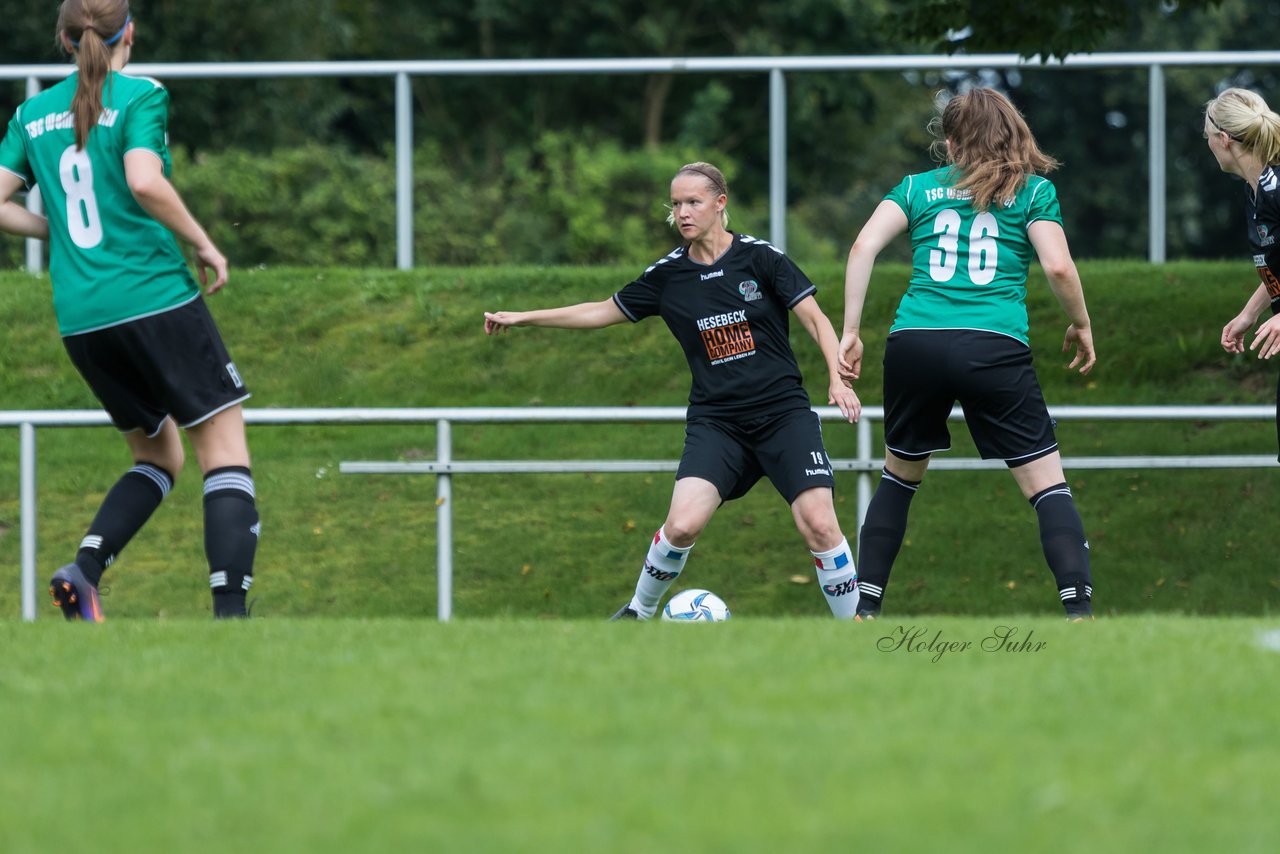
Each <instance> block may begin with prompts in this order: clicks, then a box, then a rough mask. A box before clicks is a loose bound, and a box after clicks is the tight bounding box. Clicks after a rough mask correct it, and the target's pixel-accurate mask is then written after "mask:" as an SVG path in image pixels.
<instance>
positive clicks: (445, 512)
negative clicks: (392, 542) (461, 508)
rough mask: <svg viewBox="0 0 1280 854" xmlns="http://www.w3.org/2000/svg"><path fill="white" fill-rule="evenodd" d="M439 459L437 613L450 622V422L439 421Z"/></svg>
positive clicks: (451, 541) (451, 572)
mask: <svg viewBox="0 0 1280 854" xmlns="http://www.w3.org/2000/svg"><path fill="white" fill-rule="evenodd" d="M436 462H438V463H440V464H441V465H442V466H445V467H446V470H442V471H441V472H440V473H439V474H437V475H436V585H437V602H436V616H437V617H438V618H439V619H440V622H442V623H447V622H449V620H450V619H451V618H452V617H453V475H451V474H450V473H449V472H448V471H447V467H448V465H449V464H450V463H451V462H453V436H452V428H451V426H450V424H449V422H448V421H446V420H444V419H441V420H439V421H437V422H436Z"/></svg>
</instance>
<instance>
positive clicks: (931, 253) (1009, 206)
mask: <svg viewBox="0 0 1280 854" xmlns="http://www.w3.org/2000/svg"><path fill="white" fill-rule="evenodd" d="M953 179H954V172H953V170H952V169H951V167H944V168H942V169H935V170H934V171H932V172H923V173H921V174H919V175H908V176H907V177H906V178H903V179H902V183H901V184H899V185H898V186H896V187H894V188H893V189H892V190H891V191H890V192H889V194H888V195H886V196H885V198H886V199H887V200H889V201H891V202H893V203H894V204H896V205H897V206H898V207H900V208H902V212H903V213H905V214H906V215H907V223H908V230H909V232H910V234H911V260H912V269H911V282H910V284H909V285H908V287H907V292H906V294H904V295H903V297H902V301H901V302H900V303H899V304H898V313H897V316H896V317H895V318H894V321H893V327H892V328H891V330H890V331H891V332H896V331H898V330H900V329H981V330H985V331H989V332H996V333H999V334H1002V335H1009V336H1012V337H1014V338H1017V339H1018V340H1019V341H1021V342H1023V343H1024V344H1026V343H1028V341H1027V306H1026V297H1027V268H1028V267H1029V266H1030V264H1031V259H1032V257H1034V255H1035V250H1034V248H1033V247H1032V245H1031V239H1030V237H1029V236H1028V235H1027V227H1028V226H1029V225H1031V223H1033V222H1035V221H1036V220H1042V219H1043V220H1049V221H1050V222H1056V223H1059V224H1061V223H1062V214H1061V213H1060V212H1059V210H1058V193H1057V191H1056V190H1055V189H1054V187H1053V183H1052V182H1051V181H1049V180H1048V179H1047V178H1042V177H1040V176H1038V175H1033V176H1031V177H1030V178H1028V179H1027V182H1026V184H1024V185H1023V187H1022V189H1020V190H1019V191H1018V193H1017V194H1016V195H1015V196H1014V197H1013V198H1012V199H1010V200H1007V201H1005V202H1003V203H1000V202H996V203H993V204H992V205H991V208H990V209H989V210H986V211H977V210H974V207H973V205H972V203H971V202H970V200H969V197H968V195H967V194H964V193H958V192H956V190H954V189H953V188H952V187H951V184H953V183H954V180H953Z"/></svg>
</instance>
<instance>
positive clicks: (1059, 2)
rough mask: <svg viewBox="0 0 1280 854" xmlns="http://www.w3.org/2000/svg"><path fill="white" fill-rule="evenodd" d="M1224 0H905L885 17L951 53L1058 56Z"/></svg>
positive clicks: (906, 33)
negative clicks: (1145, 19) (1155, 17)
mask: <svg viewBox="0 0 1280 854" xmlns="http://www.w3.org/2000/svg"><path fill="white" fill-rule="evenodd" d="M1221 3H1222V0H1036V2H1027V0H904V2H901V3H897V4H895V5H896V8H895V9H894V10H892V11H890V12H889V13H888V15H887V16H886V18H885V29H886V31H887V32H890V33H893V34H895V35H897V36H898V37H900V38H905V39H908V40H912V41H917V42H921V43H924V44H926V45H928V47H929V49H930V50H938V51H945V52H947V53H955V52H957V51H960V50H966V51H971V52H974V53H994V52H1007V51H1013V52H1016V53H1018V54H1020V55H1021V56H1024V57H1034V56H1039V57H1041V58H1042V59H1045V60H1048V59H1052V58H1057V59H1061V58H1062V57H1065V56H1067V55H1068V54H1071V53H1091V52H1093V51H1095V50H1098V49H1099V48H1100V47H1101V46H1102V45H1103V44H1105V43H1106V42H1107V41H1108V40H1109V39H1110V38H1111V37H1112V36H1114V35H1115V34H1116V33H1117V32H1120V31H1123V30H1126V29H1129V28H1131V27H1132V26H1133V25H1134V23H1135V21H1138V20H1139V19H1140V18H1141V17H1142V16H1144V15H1150V14H1151V13H1153V12H1155V13H1158V14H1163V15H1170V14H1173V13H1175V12H1179V11H1184V12H1191V11H1201V10H1206V9H1213V8H1215V7H1217V6H1219V5H1221Z"/></svg>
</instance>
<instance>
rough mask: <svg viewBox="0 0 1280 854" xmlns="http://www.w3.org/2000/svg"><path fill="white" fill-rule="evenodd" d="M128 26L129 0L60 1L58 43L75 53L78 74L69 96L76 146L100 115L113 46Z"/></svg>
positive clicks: (84, 140)
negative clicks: (71, 95)
mask: <svg viewBox="0 0 1280 854" xmlns="http://www.w3.org/2000/svg"><path fill="white" fill-rule="evenodd" d="M128 25H129V3H128V0H63V3H62V6H61V7H60V8H59V9H58V32H57V36H56V41H57V43H58V46H59V47H61V48H63V49H64V50H68V51H70V52H71V53H73V55H74V56H75V59H76V67H77V68H78V69H79V71H80V77H79V79H78V80H77V82H76V93H75V95H74V96H73V97H72V99H71V115H72V117H73V120H74V126H75V131H76V148H77V149H82V148H84V147H85V145H86V143H88V141H89V132H90V131H91V130H93V127H94V125H96V124H97V123H98V117H99V116H100V115H102V87H103V84H104V83H106V82H107V80H108V79H109V77H110V74H111V50H112V47H111V46H112V45H114V44H116V43H117V42H119V41H120V39H121V38H122V37H123V36H124V31H125V28H126V27H128Z"/></svg>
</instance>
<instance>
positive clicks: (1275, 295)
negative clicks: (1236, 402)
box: [1204, 89, 1280, 441]
mask: <svg viewBox="0 0 1280 854" xmlns="http://www.w3.org/2000/svg"><path fill="white" fill-rule="evenodd" d="M1204 138H1205V139H1206V140H1207V141H1208V143H1209V150H1210V151H1212V152H1213V156H1214V157H1215V158H1216V159H1217V161H1218V166H1219V167H1221V168H1222V171H1223V172H1229V173H1230V174H1232V175H1236V176H1238V177H1240V178H1243V179H1244V180H1245V182H1246V183H1247V184H1248V185H1249V186H1248V189H1247V191H1246V193H1245V215H1246V217H1247V219H1248V227H1247V229H1246V233H1247V234H1248V237H1249V247H1250V249H1252V251H1253V265H1254V267H1256V268H1257V270H1258V278H1259V279H1261V280H1262V281H1261V283H1260V284H1259V285H1258V287H1257V289H1256V290H1254V292H1253V295H1252V296H1250V297H1249V300H1248V301H1247V302H1246V303H1245V305H1244V308H1243V309H1241V310H1240V313H1239V314H1237V315H1236V316H1235V317H1233V318H1231V320H1230V321H1228V322H1227V325H1226V326H1224V327H1222V347H1223V349H1224V350H1226V351H1227V352H1228V353H1243V352H1244V335H1245V333H1246V332H1248V331H1249V330H1250V329H1251V328H1252V327H1253V325H1254V324H1255V323H1257V322H1258V316H1259V315H1260V314H1262V310H1263V309H1264V308H1266V307H1267V306H1268V305H1270V306H1271V316H1270V317H1268V318H1267V319H1266V320H1265V321H1263V322H1262V324H1261V325H1260V326H1259V327H1258V329H1257V332H1256V334H1255V335H1254V338H1253V343H1251V344H1250V345H1249V349H1250V350H1253V351H1256V352H1257V354H1258V358H1259V359H1270V358H1271V357H1272V356H1274V355H1275V354H1276V353H1277V352H1280V317H1278V316H1277V315H1280V247H1277V245H1276V238H1277V236H1280V176H1278V174H1277V172H1276V171H1275V167H1276V166H1277V164H1280V116H1278V115H1276V114H1275V113H1274V112H1272V111H1271V110H1270V109H1268V108H1267V102H1266V101H1264V100H1263V99H1262V97H1261V96H1260V95H1258V94H1256V93H1254V92H1250V91H1249V90H1248V89H1227V90H1225V91H1223V93H1222V94H1221V95H1219V96H1218V97H1216V98H1214V99H1213V100H1212V101H1210V102H1209V103H1208V104H1206V105H1205V109H1204ZM1276 400H1277V404H1280V384H1277V386H1276ZM1276 434H1277V440H1278V441H1280V409H1277V415H1276Z"/></svg>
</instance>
